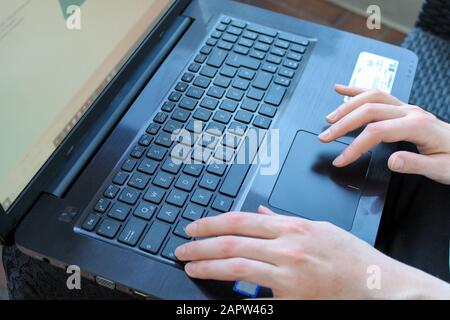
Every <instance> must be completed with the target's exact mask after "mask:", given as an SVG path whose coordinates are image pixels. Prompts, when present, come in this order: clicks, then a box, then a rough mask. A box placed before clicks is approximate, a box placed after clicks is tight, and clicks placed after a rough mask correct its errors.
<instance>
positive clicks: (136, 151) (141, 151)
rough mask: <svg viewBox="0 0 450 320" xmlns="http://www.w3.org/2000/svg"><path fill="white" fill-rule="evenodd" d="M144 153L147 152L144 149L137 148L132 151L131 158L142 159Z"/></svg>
mask: <svg viewBox="0 0 450 320" xmlns="http://www.w3.org/2000/svg"><path fill="white" fill-rule="evenodd" d="M144 152H145V148H144V147H142V146H135V147H134V148H133V150H132V151H131V153H130V156H132V157H133V158H136V159H140V158H141V157H142V156H143V155H144Z"/></svg>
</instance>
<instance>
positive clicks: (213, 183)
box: [199, 173, 220, 191]
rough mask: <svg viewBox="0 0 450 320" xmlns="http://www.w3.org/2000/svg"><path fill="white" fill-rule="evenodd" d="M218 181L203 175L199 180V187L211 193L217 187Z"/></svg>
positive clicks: (214, 177)
mask: <svg viewBox="0 0 450 320" xmlns="http://www.w3.org/2000/svg"><path fill="white" fill-rule="evenodd" d="M219 182H220V179H219V178H218V177H217V176H214V175H212V174H209V173H205V174H204V175H203V177H202V179H201V180H200V183H199V186H200V187H202V188H205V189H208V190H211V191H215V190H216V189H217V186H218V185H219Z"/></svg>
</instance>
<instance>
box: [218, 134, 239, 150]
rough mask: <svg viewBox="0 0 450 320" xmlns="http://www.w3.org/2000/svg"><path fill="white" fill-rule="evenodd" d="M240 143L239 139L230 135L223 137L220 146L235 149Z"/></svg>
mask: <svg viewBox="0 0 450 320" xmlns="http://www.w3.org/2000/svg"><path fill="white" fill-rule="evenodd" d="M240 142H241V138H239V137H237V136H234V135H231V134H226V135H224V137H223V139H222V144H223V145H224V146H227V147H229V148H232V149H237V147H238V146H239V143H240Z"/></svg>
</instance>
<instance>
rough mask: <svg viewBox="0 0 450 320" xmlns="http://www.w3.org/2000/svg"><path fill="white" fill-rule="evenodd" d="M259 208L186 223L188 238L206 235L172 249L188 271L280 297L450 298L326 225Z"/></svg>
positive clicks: (428, 280)
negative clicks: (240, 282)
mask: <svg viewBox="0 0 450 320" xmlns="http://www.w3.org/2000/svg"><path fill="white" fill-rule="evenodd" d="M259 212H260V213H261V214H252V213H239V212H233V213H226V214H223V215H220V216H216V217H210V218H204V219H201V220H198V221H196V222H193V223H191V224H190V225H189V226H188V227H187V230H186V231H187V232H188V233H189V234H190V235H191V236H193V237H197V238H208V239H204V240H198V241H194V242H190V243H187V244H185V245H183V246H180V247H179V248H178V249H177V250H176V255H177V257H178V259H179V260H181V261H192V262H189V263H187V264H186V266H185V270H186V272H187V274H188V275H189V276H190V277H193V278H199V279H214V280H224V281H234V280H244V281H249V282H252V283H257V284H260V285H262V286H265V287H268V288H271V289H272V292H273V294H274V297H275V298H284V299H370V298H382V299H384V298H420V297H436V298H439V297H444V298H445V297H446V298H450V291H449V286H448V285H447V284H446V283H444V282H442V281H440V280H437V279H435V278H433V277H431V276H429V275H427V274H425V273H423V272H421V271H419V270H416V269H413V268H411V267H408V266H406V265H404V264H401V263H399V262H397V261H395V260H393V259H391V258H389V257H387V256H385V255H384V254H382V253H380V252H379V251H377V250H376V249H374V248H372V247H371V246H369V245H368V244H367V243H365V242H363V241H361V240H359V239H358V238H356V237H354V236H353V235H351V234H350V233H348V232H346V231H344V230H342V229H339V228H338V227H336V226H334V225H332V224H330V223H325V222H312V221H308V220H304V219H300V218H294V217H287V216H281V215H276V214H274V213H273V212H271V211H270V210H269V209H267V208H264V207H260V209H259ZM210 237H213V238H210ZM373 266H375V267H373ZM371 268H372V269H373V268H375V269H377V268H378V269H377V270H379V272H380V274H379V276H380V278H379V280H380V282H379V284H380V289H373V288H372V287H371V285H370V284H371V281H372V280H373V279H372V280H371V278H370V276H371V274H368V271H369V272H370V271H373V270H372V269H371ZM368 283H369V285H368ZM375 283H376V280H375ZM370 288H372V289H370Z"/></svg>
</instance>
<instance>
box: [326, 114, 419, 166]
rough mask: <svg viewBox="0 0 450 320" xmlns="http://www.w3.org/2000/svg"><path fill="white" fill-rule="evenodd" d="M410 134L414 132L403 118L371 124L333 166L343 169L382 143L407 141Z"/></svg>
mask: <svg viewBox="0 0 450 320" xmlns="http://www.w3.org/2000/svg"><path fill="white" fill-rule="evenodd" d="M411 132H414V131H413V130H412V128H411V125H410V122H409V121H405V120H404V119H403V118H399V119H393V120H385V121H380V122H373V123H371V124H369V125H368V126H367V127H366V128H365V129H364V131H363V132H362V133H361V134H360V135H359V136H358V137H356V139H355V140H354V141H353V142H352V143H351V144H350V145H349V146H348V147H347V148H346V149H345V150H344V151H343V152H342V154H340V155H339V156H338V157H337V158H336V159H335V160H334V161H333V165H334V166H336V167H345V166H346V165H348V164H350V163H352V162H354V161H356V160H357V159H359V157H361V155H362V154H364V153H366V152H367V151H369V150H370V149H372V148H373V147H375V146H376V145H377V144H379V143H382V142H385V143H390V142H398V141H408V140H409V139H408V138H409V135H410V134H411Z"/></svg>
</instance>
